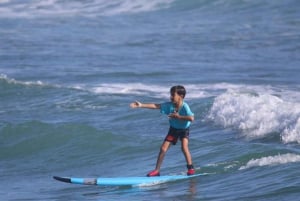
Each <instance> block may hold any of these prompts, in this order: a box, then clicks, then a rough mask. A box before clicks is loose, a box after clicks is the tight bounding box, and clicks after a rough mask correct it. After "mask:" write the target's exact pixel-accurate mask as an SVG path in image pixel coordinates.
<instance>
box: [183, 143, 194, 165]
mask: <svg viewBox="0 0 300 201" xmlns="http://www.w3.org/2000/svg"><path fill="white" fill-rule="evenodd" d="M181 150H182V152H183V154H184V157H185V160H186V163H187V165H192V164H193V162H192V156H191V153H190V150H189V139H188V138H186V137H184V138H182V140H181Z"/></svg>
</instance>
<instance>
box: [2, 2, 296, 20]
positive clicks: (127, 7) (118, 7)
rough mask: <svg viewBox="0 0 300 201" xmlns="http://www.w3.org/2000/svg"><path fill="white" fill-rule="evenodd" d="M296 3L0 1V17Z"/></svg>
mask: <svg viewBox="0 0 300 201" xmlns="http://www.w3.org/2000/svg"><path fill="white" fill-rule="evenodd" d="M298 3H299V2H298V1H296V0H289V1H288V2H287V3H286V2H284V3H283V2H276V1H274V2H273V1H271V2H270V1H258V0H253V1H224V0H211V1H207V0H201V1H199V0H152V1H147V0H139V1H136V0H110V1H107V0H91V1H78V0H69V1H63V0H30V1H17V0H0V17H23V18H24V17H41V16H53V17H55V16H64V17H67V16H87V17H97V16H112V15H119V14H132V13H141V12H151V11H157V10H162V9H168V8H171V9H173V10H180V11H182V10H195V9H200V11H201V13H207V12H213V13H214V14H219V13H223V14H231V13H237V12H247V13H256V12H257V11H258V10H259V8H260V9H265V11H266V12H268V11H269V10H273V9H278V8H281V9H282V8H287V9H288V11H291V9H290V7H291V6H296V5H298ZM260 11H261V10H260ZM292 11H293V10H292ZM294 12H297V11H296V10H295V11H294Z"/></svg>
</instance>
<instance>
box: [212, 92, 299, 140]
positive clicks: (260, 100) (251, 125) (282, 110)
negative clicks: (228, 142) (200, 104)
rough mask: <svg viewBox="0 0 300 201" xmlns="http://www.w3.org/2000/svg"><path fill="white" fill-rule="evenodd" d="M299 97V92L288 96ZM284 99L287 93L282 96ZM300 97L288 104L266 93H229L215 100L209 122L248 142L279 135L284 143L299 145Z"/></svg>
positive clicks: (284, 99)
mask: <svg viewBox="0 0 300 201" xmlns="http://www.w3.org/2000/svg"><path fill="white" fill-rule="evenodd" d="M290 93H298V96H299V92H290ZM284 94H285V95H287V94H288V93H287V91H285V92H284ZM298 98H299V97H297V98H296V97H295V99H292V100H289V101H288V99H290V98H289V97H285V98H281V97H278V96H275V95H273V94H269V91H267V90H265V91H263V92H259V93H257V92H253V91H252V92H246V93H245V92H241V91H236V90H228V91H227V92H226V93H223V94H221V95H219V96H217V97H216V98H215V100H214V103H213V106H212V108H211V110H210V112H209V114H208V117H207V118H208V119H209V120H212V121H214V122H215V123H217V124H219V125H222V126H224V127H225V128H228V127H229V128H233V129H237V130H240V131H242V133H243V135H245V136H246V137H247V138H262V137H265V136H267V135H272V134H274V133H279V134H280V135H281V137H282V141H283V142H284V143H289V142H298V143H299V142H300V134H299V133H300V126H299V125H300V123H299V121H300V120H299V118H300V103H299V99H298Z"/></svg>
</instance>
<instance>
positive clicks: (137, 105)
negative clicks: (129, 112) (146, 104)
mask: <svg viewBox="0 0 300 201" xmlns="http://www.w3.org/2000/svg"><path fill="white" fill-rule="evenodd" d="M141 106H142V103H140V102H138V101H135V102H133V103H130V107H131V108H137V107H141Z"/></svg>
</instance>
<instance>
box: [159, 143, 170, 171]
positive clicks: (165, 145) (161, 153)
mask: <svg viewBox="0 0 300 201" xmlns="http://www.w3.org/2000/svg"><path fill="white" fill-rule="evenodd" d="M170 144H171V143H170V142H168V141H164V142H163V144H162V145H161V147H160V151H159V154H158V157H157V161H156V167H155V170H157V171H158V172H159V171H160V166H161V164H162V162H163V160H164V157H165V155H166V153H167V151H168V149H169V147H170Z"/></svg>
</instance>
